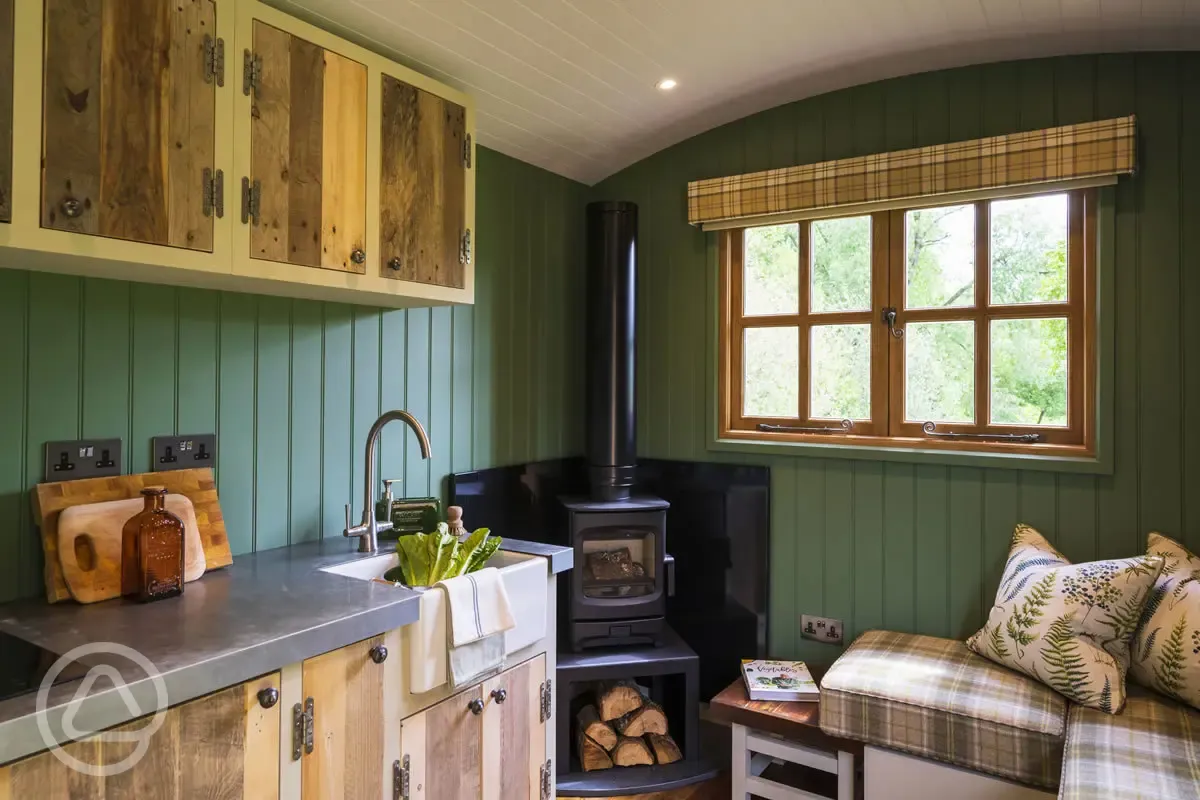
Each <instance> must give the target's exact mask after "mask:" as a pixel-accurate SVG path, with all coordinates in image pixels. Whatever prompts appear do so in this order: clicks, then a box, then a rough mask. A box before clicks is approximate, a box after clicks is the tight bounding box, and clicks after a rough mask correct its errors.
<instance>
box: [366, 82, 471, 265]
mask: <svg viewBox="0 0 1200 800" xmlns="http://www.w3.org/2000/svg"><path fill="white" fill-rule="evenodd" d="M382 81H383V86H382V97H381V106H382V110H381V124H382V136H381V138H380V175H379V216H380V220H379V226H380V227H379V249H380V253H379V272H380V274H381V275H383V276H384V277H386V278H394V279H397V280H404V281H418V282H420V283H432V284H437V285H439V286H451V287H455V288H462V287H463V283H464V278H465V270H466V265H465V256H464V255H463V236H464V234H466V233H467V230H466V177H467V176H466V170H467V166H466V161H467V158H469V157H470V156H469V155H468V154H467V150H466V148H465V146H464V145H465V139H466V110H465V109H464V108H463V107H462V106H460V105H457V104H456V103H452V102H450V101H449V100H444V99H442V98H441V97H438V96H437V95H434V94H431V93H429V92H426V91H424V90H423V89H418V88H417V87H415V86H411V85H409V84H407V83H405V82H403V81H400V80H397V79H396V78H393V77H391V76H390V75H386V74H385V75H383V76H382Z"/></svg>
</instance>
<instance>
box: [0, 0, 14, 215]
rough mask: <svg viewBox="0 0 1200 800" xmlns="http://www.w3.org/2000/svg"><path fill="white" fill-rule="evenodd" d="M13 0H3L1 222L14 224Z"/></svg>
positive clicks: (0, 16) (0, 11)
mask: <svg viewBox="0 0 1200 800" xmlns="http://www.w3.org/2000/svg"><path fill="white" fill-rule="evenodd" d="M12 144H13V0H0V222H12Z"/></svg>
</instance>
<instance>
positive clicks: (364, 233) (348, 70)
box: [226, 0, 475, 306]
mask: <svg viewBox="0 0 1200 800" xmlns="http://www.w3.org/2000/svg"><path fill="white" fill-rule="evenodd" d="M236 27H237V33H236V37H235V38H236V46H235V48H234V49H233V50H232V51H231V50H229V49H227V51H226V61H227V63H228V64H230V65H231V67H232V69H231V74H230V81H229V82H230V83H232V84H233V86H234V89H235V91H234V93H233V108H234V112H233V117H234V153H233V165H234V166H233V170H232V173H231V174H232V176H233V177H232V180H230V181H227V182H228V183H230V184H232V185H235V186H236V189H237V193H238V195H239V196H238V197H237V199H236V202H235V204H234V205H233V206H232V208H233V209H234V213H233V214H231V215H229V216H232V217H233V221H234V227H233V236H232V241H233V260H232V271H233V275H234V277H235V278H236V279H238V280H239V282H245V283H246V284H247V285H251V286H253V287H255V290H256V291H263V292H266V293H268V294H281V293H287V294H292V295H294V296H301V297H314V298H322V299H336V300H345V301H349V302H360V303H361V302H364V300H363V298H365V297H369V298H372V299H373V300H374V301H375V302H377V303H378V304H379V305H388V306H405V305H436V304H442V303H471V302H473V301H474V296H475V270H474V262H475V258H474V250H475V243H474V241H473V239H472V240H471V241H470V245H469V247H468V248H466V250H467V251H468V252H467V253H466V256H467V257H466V258H465V259H464V261H465V263H464V264H463V265H462V266H463V268H464V270H463V280H462V288H457V287H452V286H440V285H436V284H432V283H427V282H421V281H418V280H403V279H399V280H398V279H396V277H395V274H394V272H395V271H394V270H390V269H389V268H388V267H387V260H388V259H381V255H382V254H381V250H380V248H381V244H380V230H381V220H382V214H381V208H380V183H381V181H380V175H381V169H382V164H383V156H384V152H383V148H384V147H386V146H387V143H386V142H384V141H383V135H382V122H381V120H382V110H381V108H382V85H383V77H384V76H385V75H387V76H391V77H393V78H398V79H400V80H402V81H404V82H405V83H407V84H410V85H412V86H415V87H417V88H418V89H421V90H423V91H425V92H428V93H430V94H432V95H436V96H437V97H440V98H443V99H444V100H446V101H448V102H450V103H453V104H456V105H457V106H460V107H461V108H462V109H463V110H464V113H465V126H464V129H465V131H466V133H467V134H468V135H470V134H472V133H473V131H474V127H475V109H474V104H473V103H472V101H471V99H470V98H469V97H467V96H466V95H464V94H462V93H461V92H457V91H455V90H453V89H451V88H449V87H447V86H443V85H442V84H440V83H437V82H436V81H434V80H432V79H430V78H427V77H426V76H424V75H421V74H419V73H417V72H414V71H412V70H409V69H406V68H405V67H402V66H400V65H399V64H396V63H395V62H392V61H390V60H388V59H386V58H383V57H382V56H380V55H378V54H376V53H374V52H372V51H370V50H367V49H365V48H362V47H359V46H358V45H355V44H353V43H350V42H348V41H346V40H344V39H341V38H340V37H337V36H334V35H333V34H330V33H327V32H326V31H324V30H321V29H320V28H318V27H316V26H314V25H311V24H309V23H307V22H304V21H302V20H299V19H297V18H295V17H293V16H291V15H289V14H286V13H284V12H282V11H280V10H278V9H276V8H273V7H271V6H268V5H264V4H263V3H259V2H257V1H256V0H238V6H237V23H236ZM275 32H278V33H275ZM284 47H288V49H289V51H290V53H289V56H288V57H290V58H291V59H292V61H291V63H290V65H289V67H288V70H287V74H286V75H285V74H284V71H283V69H282V67H281V66H280V64H279V61H280V60H281V59H282V58H283V57H284V56H283V55H279V54H278V53H282V51H283V48H284ZM271 48H274V49H275V50H276V51H277V54H275V55H273V54H272V53H270V52H266V51H267V50H268V49H271ZM321 50H323V51H325V53H326V54H327V55H326V57H325V64H324V83H325V85H324V86H323V87H322V92H321V95H322V97H320V98H316V97H311V96H308V97H301V96H300V95H298V94H296V93H293V92H291V91H290V86H281V85H280V84H281V83H284V82H289V83H290V81H291V80H300V79H301V76H302V75H304V74H305V73H306V72H309V73H311V71H312V70H314V69H319V68H320V67H319V65H315V64H312V63H306V61H305V60H306V59H313V58H319V56H314V55H312V54H313V53H316V52H317V51H321ZM272 61H274V62H275V68H274V71H272ZM247 70H249V75H248V74H247ZM363 80H365V86H363V85H362V82H363ZM310 83H311V81H310ZM335 87H336V88H335ZM360 89H361V91H363V92H365V115H360V113H359V109H358V104H359V97H360V95H359V91H360ZM314 94H315V93H314ZM289 98H296V101H297V102H301V101H302V102H305V103H306V105H310V106H312V108H313V109H314V112H313V113H314V114H315V113H316V110H317V109H318V108H319V109H320V114H321V116H322V118H323V121H324V126H323V127H322V130H323V131H324V132H323V133H321V135H320V136H318V135H317V133H316V130H315V129H316V126H307V125H306V131H304V132H301V131H295V132H293V131H291V130H281V127H283V126H288V125H289V123H290V120H291V119H298V120H300V119H305V118H306V116H304V115H301V116H293V115H292V113H291V109H290V108H288V109H281V108H279V107H278V104H279V103H287V102H289ZM260 101H261V102H262V103H264V107H262V108H259V109H257V111H256V103H257V102H260ZM267 104H270V105H271V106H272V107H270V108H268V107H266V106H267ZM256 114H257V117H256ZM264 116H265V117H268V118H269V119H267V122H268V123H272V124H264ZM325 126H328V127H325ZM334 132H336V133H334ZM293 134H295V135H293ZM326 134H328V135H326ZM318 140H319V144H318ZM331 147H332V148H333V152H328V150H329V148H331ZM360 147H361V148H362V149H361V151H360V149H359V148H360ZM318 148H319V149H320V152H319V154H318V155H316V156H314V153H313V151H314V150H317V149H318ZM464 155H465V154H464ZM469 160H470V162H471V164H472V167H471V168H470V169H466V170H464V172H463V176H462V180H463V198H464V201H463V207H464V212H463V216H464V219H463V225H462V227H463V231H464V233H466V232H471V235H472V237H473V232H474V229H475V170H474V160H475V159H474V153H473V152H472V153H471V154H470V158H469ZM293 163H294V164H295V166H296V167H297V168H298V169H299V170H301V171H302V172H303V173H305V174H303V175H298V174H293V171H292V170H291V169H284V168H283V167H290V166H292V165H293ZM360 164H361V167H360V166H359V165H360ZM256 171H257V174H256ZM268 173H270V174H268ZM284 173H286V177H285V178H284V179H283V180H281V179H280V178H281V175H283V174H284ZM318 176H320V180H321V184H320V185H319V186H318V185H316V181H317V178H318ZM360 176H361V177H360ZM243 179H245V181H244V182H243ZM330 182H331V183H333V184H334V185H332V186H331V185H327V184H328V183H330ZM360 184H361V185H360ZM243 185H244V186H245V188H244V189H243ZM243 192H245V193H246V194H247V196H246V198H245V202H244V201H243V197H242V196H241V195H242V193H243ZM360 197H361V198H364V199H363V203H364V205H363V207H364V209H365V211H364V212H363V214H361V215H360V214H359V213H358V212H357V211H356V210H355V208H354V207H357V204H358V203H359V202H360V200H359V198H360ZM243 205H245V213H243ZM318 209H319V210H318ZM243 219H245V221H244V222H243ZM319 220H323V222H321V223H319V222H318V221H319ZM335 221H344V222H342V224H343V225H348V226H350V229H349V230H347V229H345V228H343V229H340V230H338V231H334V230H333V228H334V227H335ZM360 225H361V226H362V227H361V229H360ZM360 230H361V234H360ZM276 233H277V234H278V241H276V240H275V239H276V235H275V234H276ZM360 235H361V239H360V238H359V237H360ZM314 236H315V237H316V241H314ZM360 241H361V246H360V245H359V242H360ZM305 249H308V250H309V251H310V252H309V254H308V255H307V256H305V255H304V254H303V252H302V251H303V250H305ZM348 259H349V260H348ZM315 264H319V266H315ZM276 285H283V286H288V287H290V288H289V290H288V291H287V292H281V291H277V290H275V289H274V288H273V287H274V286H276Z"/></svg>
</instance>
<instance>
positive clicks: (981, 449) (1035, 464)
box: [708, 431, 1113, 475]
mask: <svg viewBox="0 0 1200 800" xmlns="http://www.w3.org/2000/svg"><path fill="white" fill-rule="evenodd" d="M802 436H803V435H802V434H780V435H775V436H772V435H770V434H764V433H760V432H746V431H725V432H722V434H721V435H720V436H718V437H715V438H713V439H710V441H709V442H708V449H709V450H710V451H713V452H725V453H751V454H757V455H760V456H763V457H767V456H792V457H797V458H805V457H807V458H839V459H849V460H855V461H892V462H900V463H910V464H940V465H945V466H962V467H982V468H993V469H1021V470H1033V471H1038V472H1069V473H1081V474H1090V475H1111V474H1112V473H1113V459H1112V456H1111V454H1110V453H1109V452H1107V450H1106V448H1102V447H1101V448H1096V449H1095V450H1094V451H1089V450H1088V449H1086V448H1084V447H1078V446H1066V445H1052V444H1042V445H1028V444H1023V445H1019V447H1020V448H1021V452H1014V450H1013V449H1012V448H1008V447H1005V446H1004V445H1003V444H997V443H995V442H931V441H929V440H927V439H906V438H891V437H877V436H836V437H834V436H803V438H801V437H802ZM1031 448H1033V449H1036V452H1029V451H1030V449H1031Z"/></svg>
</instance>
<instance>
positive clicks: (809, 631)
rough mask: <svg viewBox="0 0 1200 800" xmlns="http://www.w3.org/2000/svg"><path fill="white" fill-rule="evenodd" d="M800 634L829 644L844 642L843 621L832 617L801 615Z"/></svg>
mask: <svg viewBox="0 0 1200 800" xmlns="http://www.w3.org/2000/svg"><path fill="white" fill-rule="evenodd" d="M800 635H801V636H803V637H804V638H805V639H812V640H813V641H816V642H828V643H829V644H841V643H842V621H841V620H840V619H833V618H832V617H814V616H811V615H809V614H801V615H800Z"/></svg>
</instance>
